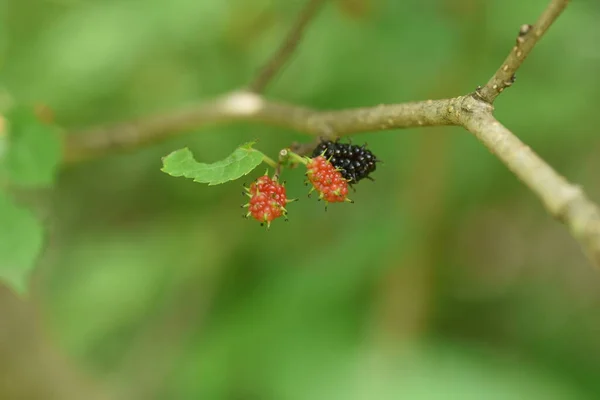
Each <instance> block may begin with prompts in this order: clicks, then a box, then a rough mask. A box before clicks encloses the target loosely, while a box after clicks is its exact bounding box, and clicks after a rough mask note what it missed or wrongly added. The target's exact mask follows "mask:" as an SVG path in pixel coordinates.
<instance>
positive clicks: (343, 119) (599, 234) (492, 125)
mask: <svg viewBox="0 0 600 400" xmlns="http://www.w3.org/2000/svg"><path fill="white" fill-rule="evenodd" d="M314 3H320V2H318V1H312V2H311V3H310V4H313V6H314ZM310 4H309V6H310ZM567 4H568V0H552V1H551V2H550V4H549V6H548V7H547V9H546V10H545V11H544V12H543V14H542V16H541V17H540V18H539V20H538V21H537V22H536V24H535V25H534V26H533V27H529V26H525V27H523V28H522V29H521V32H522V35H520V36H519V38H518V41H517V46H516V47H515V48H514V49H513V51H512V52H511V54H510V55H509V56H508V58H507V59H506V61H505V62H504V64H503V65H502V67H501V68H500V69H499V70H498V71H497V72H496V74H495V75H494V77H492V79H491V80H490V82H488V84H487V85H486V86H485V87H483V88H480V89H478V91H477V92H476V93H473V94H469V95H465V96H459V97H455V98H451V99H442V100H427V101H421V102H414V103H404V104H395V105H380V106H375V107H366V108H356V109H349V110H339V111H317V110H313V109H310V108H305V107H301V106H296V105H291V104H285V103H278V102H272V101H269V100H267V99H265V98H264V97H262V96H260V95H259V94H257V93H256V92H252V91H238V92H233V93H230V94H227V95H225V96H223V97H221V98H219V99H216V100H214V101H212V102H208V103H204V104H200V105H196V106H192V107H189V108H187V109H185V110H181V111H174V112H171V113H167V114H163V115H157V116H153V117H149V118H146V119H141V120H138V121H134V122H128V123H123V124H118V125H115V126H109V127H106V128H96V129H92V130H90V131H86V132H81V133H79V134H77V133H75V134H71V135H68V136H67V138H66V143H65V146H66V147H65V161H66V162H74V161H78V160H81V159H85V158H89V157H94V156H101V155H103V154H106V153H110V152H112V151H114V150H122V149H134V148H137V147H139V146H141V145H145V144H148V143H152V142H154V141H158V140H162V139H165V138H168V137H170V136H172V135H174V134H177V133H180V132H184V131H189V130H192V129H197V128H199V127H202V126H204V125H207V124H212V123H219V122H226V121H252V122H262V123H266V124H271V125H277V126H282V127H286V128H290V129H294V130H297V131H300V132H304V133H307V134H310V135H313V136H321V137H334V136H344V135H350V134H353V133H358V132H366V131H380V130H385V129H395V128H410V127H420V126H449V125H458V126H462V127H464V128H465V129H467V130H468V131H469V132H471V133H473V134H474V135H475V136H476V137H477V139H479V140H480V141H481V142H482V143H483V144H484V145H485V146H486V147H487V148H488V149H489V150H490V151H491V152H492V153H493V154H495V155H496V157H498V159H499V160H500V161H502V162H503V163H504V164H505V165H506V166H507V167H508V168H509V169H510V170H511V171H512V172H513V173H514V174H515V175H516V176H517V177H518V178H519V179H520V180H521V181H523V182H524V183H525V185H527V187H529V188H530V189H531V190H532V191H533V193H535V194H536V195H537V196H538V198H539V199H540V200H541V202H542V203H543V205H544V207H545V208H546V210H547V211H548V213H549V214H550V215H552V216H553V217H555V218H557V219H558V220H560V221H561V222H563V223H564V224H565V225H567V227H568V228H569V230H570V231H571V233H572V235H573V236H574V237H575V238H576V239H577V240H578V241H579V242H580V243H581V244H582V246H583V247H584V248H585V250H586V252H587V253H588V255H589V257H590V259H591V261H592V263H594V264H595V265H596V266H599V267H600V211H599V210H598V207H597V206H596V205H595V204H594V203H592V202H591V201H590V200H588V199H587V197H586V196H585V194H584V193H583V191H582V189H581V188H580V187H578V186H576V185H573V184H571V183H569V182H568V181H567V180H566V179H565V178H563V177H562V176H560V175H559V174H558V173H557V172H556V171H554V169H552V167H550V166H549V165H548V164H547V163H546V162H545V161H544V160H542V159H541V158H540V157H539V156H538V155H537V154H535V153H534V152H533V151H532V150H531V149H530V148H529V147H527V146H526V145H525V144H523V142H521V141H520V140H519V139H518V138H517V137H516V136H515V135H514V134H513V133H512V132H510V131H509V130H508V129H507V128H505V127H504V126H502V125H501V124H500V123H499V122H498V121H497V120H496V119H495V118H494V116H493V107H492V103H493V101H494V99H495V98H496V97H497V96H498V94H499V93H501V92H502V90H503V89H504V88H506V87H507V86H509V85H510V84H511V83H512V80H513V76H514V72H515V71H516V70H517V69H518V68H519V67H520V65H521V63H522V62H523V60H524V59H525V57H526V56H527V55H528V54H529V53H530V52H531V50H532V49H533V47H534V46H535V44H536V43H537V42H538V41H539V39H540V38H541V36H542V35H543V34H544V32H546V30H547V29H548V27H549V26H550V25H551V24H552V22H553V21H554V20H555V19H556V18H557V17H558V15H559V14H560V13H561V12H562V10H563V9H564V8H565V7H566V5H567ZM304 19H306V20H308V19H310V14H309V17H308V18H306V17H305V18H301V21H302V20H304ZM305 24H306V22H303V23H302V22H299V23H298V26H299V27H298V26H297V27H296V28H295V29H293V30H292V34H291V35H290V37H288V40H287V41H286V43H291V44H284V46H283V47H282V48H281V49H280V51H279V52H278V54H277V55H276V57H274V59H273V60H272V61H271V62H270V63H269V65H271V66H270V67H269V65H267V67H266V68H265V69H264V70H263V73H261V75H259V78H258V79H257V82H259V83H258V84H256V83H255V84H253V85H251V87H252V88H253V89H254V90H255V91H260V90H262V89H263V88H264V85H265V84H266V82H268V81H269V79H270V77H272V76H273V74H274V73H275V71H277V69H278V68H279V66H280V65H282V64H283V61H285V59H286V58H287V57H288V56H289V54H288V53H291V50H290V49H289V48H291V49H293V48H294V47H295V44H296V43H297V42H298V37H299V35H300V33H295V34H294V33H293V32H294V31H297V32H301V31H302V29H303V27H304V25H305ZM277 60H279V61H277ZM265 71H266V72H265ZM269 71H270V72H269ZM261 76H262V78H261ZM257 88H258V89H257Z"/></svg>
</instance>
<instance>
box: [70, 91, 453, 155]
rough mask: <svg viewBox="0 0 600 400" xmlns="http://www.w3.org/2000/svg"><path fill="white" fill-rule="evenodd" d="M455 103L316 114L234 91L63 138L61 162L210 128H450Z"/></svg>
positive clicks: (326, 131)
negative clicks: (219, 125)
mask: <svg viewBox="0 0 600 400" xmlns="http://www.w3.org/2000/svg"><path fill="white" fill-rule="evenodd" d="M457 100H458V99H444V100H435V101H434V100H428V101H421V102H414V103H403V104H391V105H379V106H375V107H364V108H355V109H348V110H340V111H322V112H320V111H316V110H313V109H310V108H306V107H301V106H296V105H291V104H286V103H277V102H271V101H268V100H266V99H265V98H263V97H262V96H260V95H257V94H255V93H251V92H244V91H240V92H233V93H231V94H228V95H226V96H223V97H221V98H219V99H216V100H214V101H211V102H207V103H202V104H198V105H196V106H191V107H189V108H186V109H183V110H177V111H173V112H170V113H165V114H159V115H155V116H151V117H148V118H143V119H140V120H137V121H130V122H124V123H120V124H116V125H112V126H106V127H97V128H93V129H90V130H87V131H83V132H74V133H71V134H69V135H67V138H66V142H65V151H64V161H65V162H66V163H73V162H77V161H81V160H85V159H88V158H92V157H99V156H102V155H105V154H108V153H113V152H115V151H123V150H129V149H136V148H138V147H140V146H143V145H148V144H150V143H154V142H157V141H161V140H165V139H167V138H169V137H171V136H174V135H178V134H180V133H182V132H186V131H190V130H192V129H198V128H201V127H203V126H206V125H209V124H216V123H222V122H231V121H251V122H262V123H265V124H269V125H274V126H281V127H285V128H290V129H294V130H296V131H298V132H303V133H307V134H310V135H314V136H322V137H332V136H334V135H335V136H345V135H350V134H353V133H359V132H366V131H380V130H384V129H396V128H411V127H419V126H441V125H452V124H453V123H452V121H451V119H449V118H450V117H449V116H450V114H451V113H450V112H449V111H448V109H449V107H451V106H452V104H454V103H456V101H457Z"/></svg>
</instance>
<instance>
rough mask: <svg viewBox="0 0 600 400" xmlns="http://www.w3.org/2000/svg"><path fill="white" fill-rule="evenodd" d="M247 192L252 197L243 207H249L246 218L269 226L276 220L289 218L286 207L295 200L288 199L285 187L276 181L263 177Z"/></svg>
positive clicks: (253, 183)
mask: <svg viewBox="0 0 600 400" xmlns="http://www.w3.org/2000/svg"><path fill="white" fill-rule="evenodd" d="M246 192H247V193H245V194H247V195H248V196H249V197H250V201H249V202H248V203H247V204H245V205H244V206H243V207H248V213H247V214H246V215H245V216H246V217H252V218H254V219H255V220H257V221H259V222H260V223H261V224H264V223H267V226H271V221H273V220H274V219H276V218H279V217H281V216H283V217H284V218H286V217H287V210H286V209H285V206H286V204H287V203H290V202H291V201H293V200H289V199H288V198H287V196H286V191H285V186H283V185H282V184H280V183H279V182H277V181H276V180H273V179H271V178H269V176H267V175H263V176H261V177H260V178H258V179H257V180H256V181H254V182H252V184H251V185H250V187H249V188H246ZM286 220H287V218H286Z"/></svg>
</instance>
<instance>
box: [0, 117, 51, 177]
mask: <svg viewBox="0 0 600 400" xmlns="http://www.w3.org/2000/svg"><path fill="white" fill-rule="evenodd" d="M6 120H7V121H6V122H7V137H6V140H7V142H8V148H7V149H6V151H5V153H4V154H3V156H2V158H0V170H1V171H2V172H3V173H4V174H5V175H6V176H7V177H8V179H9V180H10V181H11V182H13V183H14V184H17V185H21V186H26V187H45V186H49V185H51V184H52V182H53V181H54V176H55V173H56V168H57V166H58V163H59V162H60V155H61V154H60V153H61V148H60V141H59V136H58V132H57V130H56V128H55V127H53V126H51V125H47V124H44V123H42V122H41V121H40V120H39V119H38V117H37V116H36V114H35V113H34V110H33V109H32V108H27V107H16V108H14V109H11V110H10V111H9V112H8V113H7V115H6Z"/></svg>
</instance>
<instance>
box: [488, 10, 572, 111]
mask: <svg viewBox="0 0 600 400" xmlns="http://www.w3.org/2000/svg"><path fill="white" fill-rule="evenodd" d="M568 4H569V0H552V1H551V2H550V4H549V5H548V7H546V9H545V10H544V12H543V13H542V15H540V17H539V18H538V20H537V22H536V23H535V24H534V25H533V26H532V25H528V24H526V25H522V26H521V29H520V30H519V36H518V37H517V43H516V44H515V46H514V47H513V48H512V50H511V51H510V54H509V55H508V57H506V60H504V62H503V63H502V66H501V67H500V68H499V69H498V71H496V73H495V74H494V76H492V77H491V78H490V80H489V81H488V83H487V84H486V85H485V86H484V87H482V88H478V89H477V92H476V93H477V95H478V96H479V97H480V98H481V99H482V100H484V101H487V102H488V103H490V104H491V103H493V102H494V100H496V97H498V96H499V95H500V93H502V92H503V91H504V89H506V88H507V87H509V86H511V85H512V84H513V82H514V80H515V72H517V70H518V69H519V67H520V66H521V64H522V63H523V61H525V59H526V58H527V56H528V55H529V53H531V50H533V48H534V47H535V45H536V44H537V43H538V41H539V40H540V39H541V38H542V36H543V35H544V33H546V31H547V30H548V28H550V25H552V23H553V22H554V21H555V20H556V19H557V18H558V16H559V15H560V14H561V13H562V12H563V10H564V9H565V8H566V7H567V5H568Z"/></svg>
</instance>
